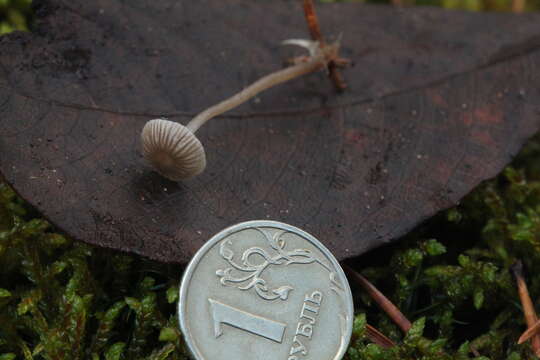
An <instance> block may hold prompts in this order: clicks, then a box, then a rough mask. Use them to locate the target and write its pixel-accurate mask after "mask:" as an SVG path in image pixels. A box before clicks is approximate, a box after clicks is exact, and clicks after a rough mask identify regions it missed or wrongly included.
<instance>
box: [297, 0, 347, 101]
mask: <svg viewBox="0 0 540 360" xmlns="http://www.w3.org/2000/svg"><path fill="white" fill-rule="evenodd" d="M303 4H304V16H305V17H306V22H307V24H308V28H309V33H310V35H311V39H312V40H315V41H318V42H319V44H320V46H321V48H324V47H325V46H326V42H325V41H324V37H323V36H322V33H321V27H320V25H319V19H318V18H317V13H316V12H315V5H314V4H313V0H303ZM346 63H348V61H343V59H339V58H337V56H336V58H335V59H334V60H333V61H330V62H329V63H328V76H329V77H330V79H331V80H332V83H333V84H334V87H335V88H336V90H337V91H343V90H345V89H346V88H347V84H346V83H345V80H344V79H343V76H342V75H341V73H340V71H339V68H340V67H342V66H343V65H342V64H346Z"/></svg>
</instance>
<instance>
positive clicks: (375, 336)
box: [366, 324, 396, 348]
mask: <svg viewBox="0 0 540 360" xmlns="http://www.w3.org/2000/svg"><path fill="white" fill-rule="evenodd" d="M366 336H367V337H368V339H369V340H371V341H372V342H373V343H375V344H377V345H379V346H380V347H383V348H391V347H394V346H396V343H395V342H393V341H392V340H391V339H389V338H387V337H386V336H385V335H384V334H383V333H381V332H380V331H379V330H377V329H375V328H374V327H373V326H371V325H369V324H366Z"/></svg>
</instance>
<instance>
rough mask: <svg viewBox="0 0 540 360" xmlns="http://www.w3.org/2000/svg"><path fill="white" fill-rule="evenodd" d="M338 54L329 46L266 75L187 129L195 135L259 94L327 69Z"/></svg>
mask: <svg viewBox="0 0 540 360" xmlns="http://www.w3.org/2000/svg"><path fill="white" fill-rule="evenodd" d="M336 52H337V45H328V46H325V47H324V48H320V49H319V52H318V54H316V55H315V56H313V57H311V58H310V59H309V60H308V61H307V62H303V63H299V64H297V65H293V66H289V67H287V68H285V69H282V70H279V71H276V72H273V73H271V74H269V75H266V76H265V77H263V78H261V79H259V80H257V81H256V82H254V83H253V84H251V85H250V86H248V87H246V88H245V89H243V90H242V91H240V92H239V93H237V94H235V95H233V96H232V97H230V98H228V99H227V100H223V101H222V102H220V103H218V104H216V105H214V106H212V107H210V108H208V109H206V110H204V111H203V112H201V113H199V114H198V115H197V116H195V117H194V118H193V119H192V120H191V121H190V122H189V123H188V124H187V125H186V127H187V128H188V129H189V130H190V131H191V132H192V133H195V132H196V131H197V130H198V129H199V128H200V127H201V126H203V125H204V124H205V123H206V122H207V121H208V120H210V119H212V118H213V117H216V116H218V115H220V114H222V113H224V112H226V111H229V110H231V109H232V108H235V107H236V106H238V105H240V104H242V103H244V102H246V101H248V100H249V99H251V98H253V97H254V96H257V94H259V93H261V92H262V91H264V90H266V89H269V88H271V87H273V86H276V85H279V84H282V83H284V82H287V81H289V80H292V79H295V78H297V77H299V76H302V75H305V74H309V73H311V72H313V71H316V70H319V69H322V68H324V67H326V66H327V65H328V62H329V61H331V58H332V56H333V55H334V54H335V53H336Z"/></svg>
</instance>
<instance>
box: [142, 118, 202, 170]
mask: <svg viewBox="0 0 540 360" xmlns="http://www.w3.org/2000/svg"><path fill="white" fill-rule="evenodd" d="M141 141H142V146H143V155H144V157H145V158H146V160H147V161H148V162H149V163H150V164H152V166H154V168H155V169H156V171H157V172H158V173H160V174H161V175H163V176H164V177H166V178H167V179H170V180H174V181H178V180H181V179H185V178H189V177H192V176H195V175H198V174H200V173H201V172H202V171H203V170H204V168H205V167H206V155H205V153H204V148H203V146H202V144H201V142H200V141H199V139H197V137H196V136H195V135H194V134H193V133H192V132H191V130H189V129H188V128H187V127H185V126H184V125H182V124H179V123H176V122H173V121H169V120H166V119H154V120H150V121H149V122H147V123H146V125H144V128H143V130H142V133H141Z"/></svg>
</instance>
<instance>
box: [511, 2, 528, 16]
mask: <svg viewBox="0 0 540 360" xmlns="http://www.w3.org/2000/svg"><path fill="white" fill-rule="evenodd" d="M526 5H527V0H512V12H515V13H522V12H524V11H525V6H526Z"/></svg>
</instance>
